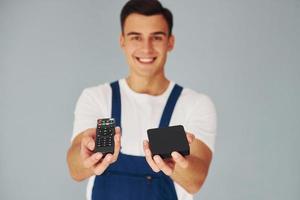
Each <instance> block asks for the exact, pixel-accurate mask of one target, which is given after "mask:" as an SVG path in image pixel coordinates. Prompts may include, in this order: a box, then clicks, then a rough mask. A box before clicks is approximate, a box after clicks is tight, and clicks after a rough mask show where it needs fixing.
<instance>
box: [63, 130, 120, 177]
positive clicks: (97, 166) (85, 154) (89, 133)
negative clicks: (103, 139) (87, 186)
mask: <svg viewBox="0 0 300 200" xmlns="http://www.w3.org/2000/svg"><path fill="white" fill-rule="evenodd" d="M95 135H96V129H95V128H92V129H87V130H86V131H84V132H82V133H80V134H78V135H77V136H76V137H75V138H74V140H73V142H72V144H71V147H70V148H69V150H68V153H67V163H68V167H69V172H70V175H71V177H72V178H73V179H74V180H76V181H82V180H84V179H86V178H88V177H90V176H92V175H100V174H102V173H103V172H104V171H105V169H106V168H107V167H108V166H109V165H110V164H111V163H113V162H115V161H116V160H117V158H118V155H119V151H120V146H121V137H120V128H119V127H116V134H115V137H114V140H115V151H114V154H113V155H111V154H107V155H106V156H105V157H104V158H103V159H102V157H103V155H102V154H101V153H99V152H98V153H93V150H94V148H95V140H94V138H95ZM101 159H102V160H101Z"/></svg>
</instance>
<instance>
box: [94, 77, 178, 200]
mask: <svg viewBox="0 0 300 200" xmlns="http://www.w3.org/2000/svg"><path fill="white" fill-rule="evenodd" d="M110 85H111V88H112V116H111V117H113V118H115V121H116V125H117V126H120V127H121V95H120V88H119V83H118V81H115V82H113V83H111V84H110ZM181 91H182V87H181V86H179V85H177V84H175V86H174V88H173V90H172V92H171V94H170V96H169V98H168V100H167V104H166V106H165V108H164V111H163V114H162V117H161V120H160V124H159V127H161V128H162V127H167V126H169V123H170V119H171V116H172V113H173V110H174V107H175V104H176V102H177V99H178V98H179V96H180V94H181ZM127 199H128V200H177V194H176V190H175V187H174V183H173V181H172V179H171V178H170V177H169V176H167V175H165V174H164V173H163V172H159V173H156V172H154V171H153V170H152V169H151V168H150V166H149V165H148V163H147V161H146V159H145V157H144V156H133V155H126V154H123V153H121V152H120V153H119V156H118V159H117V161H116V162H115V163H113V164H111V165H110V166H109V167H108V168H107V169H106V170H105V172H104V173H103V174H101V175H99V176H96V177H95V181H94V187H93V191H92V200H127Z"/></svg>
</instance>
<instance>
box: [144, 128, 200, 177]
mask: <svg viewBox="0 0 300 200" xmlns="http://www.w3.org/2000/svg"><path fill="white" fill-rule="evenodd" d="M186 137H187V140H188V142H189V144H191V143H192V142H193V140H194V139H195V136H194V135H193V134H191V133H186ZM143 144H144V145H143V146H144V152H145V157H146V161H147V162H148V164H149V166H150V167H151V168H152V170H153V171H155V172H159V171H162V172H163V173H165V174H166V175H168V176H171V175H172V174H173V173H174V169H175V165H178V166H179V167H181V168H187V167H188V165H189V162H188V160H187V159H186V158H185V157H183V156H182V155H181V154H180V153H178V152H176V151H173V152H172V153H171V156H172V158H170V159H165V160H163V159H162V158H161V157H160V156H159V155H154V157H153V158H152V153H151V151H150V148H149V142H148V141H147V140H144V143H143Z"/></svg>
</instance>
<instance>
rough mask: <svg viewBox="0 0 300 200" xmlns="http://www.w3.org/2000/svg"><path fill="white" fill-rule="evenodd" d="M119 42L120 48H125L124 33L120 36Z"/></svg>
mask: <svg viewBox="0 0 300 200" xmlns="http://www.w3.org/2000/svg"><path fill="white" fill-rule="evenodd" d="M119 42H120V47H121V48H124V43H125V38H124V34H123V33H121V34H120V39H119Z"/></svg>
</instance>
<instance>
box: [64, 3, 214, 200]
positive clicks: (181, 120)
mask: <svg viewBox="0 0 300 200" xmlns="http://www.w3.org/2000/svg"><path fill="white" fill-rule="evenodd" d="M172 26H173V19H172V14H171V12H170V11H169V10H168V9H166V8H164V7H162V5H161V4H160V3H159V2H158V1H156V0H152V1H151V0H131V1H128V2H127V3H126V4H125V6H124V7H123V9H122V12H121V28H122V33H121V35H120V46H121V48H122V49H123V50H124V53H125V56H126V59H127V62H128V65H129V75H128V77H127V78H124V79H121V80H119V81H116V82H114V83H111V84H107V83H106V84H102V85H99V86H96V87H92V88H87V89H85V90H84V91H83V93H82V94H81V96H80V98H79V100H78V102H77V105H76V110H75V122H74V131H73V137H72V145H71V147H70V149H69V151H68V155H67V162H68V166H69V170H70V174H71V176H72V177H73V178H74V179H75V180H77V181H81V180H84V179H86V178H89V183H88V187H87V199H93V200H96V199H105V200H109V199H130V200H135V199H146V200H147V199H170V200H171V199H172V200H174V199H180V200H190V199H193V194H195V193H196V192H198V191H199V190H200V188H201V186H202V185H203V183H204V180H205V178H206V176H207V173H208V169H209V165H210V162H211V159H212V152H213V148H214V140H215V134H216V113H215V109H214V105H213V103H212V102H211V100H210V99H209V97H207V96H206V95H204V94H200V93H197V92H195V91H193V90H191V89H187V88H184V89H183V88H182V87H181V86H179V85H177V84H175V83H174V82H173V81H170V80H168V79H167V78H166V76H165V73H164V66H165V63H166V59H167V54H168V52H170V51H171V50H172V49H173V47H174V42H175V38H174V35H173V34H172ZM175 93H176V94H177V96H176V95H174V94H175ZM118 95H119V96H120V99H119V100H120V102H121V103H119V104H118V103H116V101H114V99H115V98H113V97H112V96H114V97H115V96H118ZM170 102H173V104H174V106H173V108H171V109H169V110H168V109H165V107H167V106H168V105H169V104H171V103H170ZM112 109H116V110H118V111H119V114H114V113H113V112H112V111H111V110H112ZM108 117H114V118H118V119H119V121H120V123H119V124H117V125H118V126H121V128H120V127H117V128H116V135H115V137H114V140H115V151H114V154H113V155H111V154H107V155H106V156H103V155H102V154H101V153H93V149H94V147H95V141H94V138H95V133H96V129H95V128H94V127H95V126H96V121H97V119H99V118H108ZM166 119H167V120H166ZM162 124H164V125H162ZM179 124H181V125H183V126H184V127H185V130H186V131H187V138H188V141H189V144H190V155H189V156H186V157H183V156H181V155H180V154H179V153H178V152H172V159H171V160H163V159H162V158H161V157H160V156H158V155H154V156H153V155H152V154H151V151H150V149H149V144H148V141H147V136H146V130H147V129H149V128H156V127H158V126H159V127H162V126H171V125H179ZM121 130H122V131H121ZM121 132H122V133H121ZM121 134H122V137H121ZM170 139H171V138H170ZM121 146H122V148H121ZM120 149H121V150H120Z"/></svg>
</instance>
